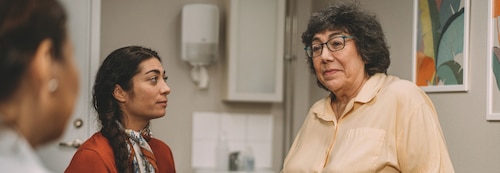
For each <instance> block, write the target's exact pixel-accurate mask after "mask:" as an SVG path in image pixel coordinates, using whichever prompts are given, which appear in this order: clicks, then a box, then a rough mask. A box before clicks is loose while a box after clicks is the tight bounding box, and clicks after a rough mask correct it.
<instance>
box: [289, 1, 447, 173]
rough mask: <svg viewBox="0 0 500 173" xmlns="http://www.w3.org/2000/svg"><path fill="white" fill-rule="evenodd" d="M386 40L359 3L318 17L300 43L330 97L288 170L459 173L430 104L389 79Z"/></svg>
mask: <svg viewBox="0 0 500 173" xmlns="http://www.w3.org/2000/svg"><path fill="white" fill-rule="evenodd" d="M384 37H385V36H384V33H383V31H382V27H381V26H380V23H379V22H378V21H377V19H376V17H375V16H374V15H372V14H368V13H366V12H364V11H362V10H361V9H360V8H359V4H357V3H352V4H337V5H334V6H330V7H328V8H326V9H324V10H322V11H321V12H319V13H315V14H313V15H312V17H311V18H310V21H309V24H308V27H307V30H306V31H305V32H304V33H303V34H302V42H303V43H304V44H305V51H306V54H307V56H308V63H309V65H310V68H311V71H312V72H313V74H314V75H315V76H316V78H317V84H318V85H319V86H320V87H321V88H323V89H326V90H327V91H329V92H330V94H329V95H328V96H327V97H325V98H323V99H321V100H319V101H317V102H316V103H315V104H314V105H313V106H312V107H311V108H310V110H309V113H308V115H307V117H306V119H305V121H304V124H303V126H302V128H301V129H300V131H299V133H298V135H297V136H296V138H295V141H294V143H293V145H292V146H291V148H290V151H289V153H288V155H287V157H286V158H285V162H284V166H283V170H282V172H284V173H291V172H357V173H359V172H454V170H453V165H452V163H451V161H450V158H449V155H448V151H447V147H446V143H445V139H444V137H443V133H442V131H441V127H440V124H439V120H438V117H437V113H436V111H435V109H434V106H433V104H432V102H431V100H430V99H429V98H428V97H427V95H426V94H425V93H424V92H423V91H422V90H421V89H419V88H418V87H417V86H416V85H415V84H413V83H412V82H409V81H406V80H402V79H399V78H397V77H395V76H391V75H387V68H388V67H389V64H390V60H389V50H388V47H387V45H386V43H385V38H384Z"/></svg>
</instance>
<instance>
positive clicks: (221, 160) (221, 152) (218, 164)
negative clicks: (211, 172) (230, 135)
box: [215, 133, 229, 171]
mask: <svg viewBox="0 0 500 173" xmlns="http://www.w3.org/2000/svg"><path fill="white" fill-rule="evenodd" d="M215 157H216V158H215V169H217V170H220V171H227V170H228V169H229V147H228V145H227V141H226V136H225V134H224V133H222V134H220V135H219V139H218V140H217V146H216V151H215Z"/></svg>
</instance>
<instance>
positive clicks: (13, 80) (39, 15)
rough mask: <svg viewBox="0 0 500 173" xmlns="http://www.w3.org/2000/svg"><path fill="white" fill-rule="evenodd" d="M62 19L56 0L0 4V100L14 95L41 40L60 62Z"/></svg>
mask: <svg viewBox="0 0 500 173" xmlns="http://www.w3.org/2000/svg"><path fill="white" fill-rule="evenodd" d="M66 20H67V16H66V12H65V10H64V8H63V6H62V5H61V4H60V3H59V2H58V1H57V0H44V1H39V0H2V1H0V81H2V84H0V101H2V100H6V99H8V98H9V97H10V96H11V94H12V93H14V92H13V91H14V90H15V89H16V88H17V87H18V85H19V82H20V80H21V76H22V75H23V74H24V72H25V71H26V68H27V67H28V66H29V64H30V63H31V62H32V60H33V56H34V54H35V52H36V50H37V48H38V46H39V45H40V43H41V42H42V41H43V40H45V39H49V40H50V41H51V42H52V50H51V53H52V55H53V56H51V57H52V58H54V59H55V60H56V61H59V62H63V61H64V57H63V45H64V43H65V42H66V38H67V35H66V34H67V30H66Z"/></svg>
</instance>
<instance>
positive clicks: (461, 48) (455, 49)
mask: <svg viewBox="0 0 500 173" xmlns="http://www.w3.org/2000/svg"><path fill="white" fill-rule="evenodd" d="M413 5H414V19H413V22H414V23H413V25H414V35H413V43H414V44H413V56H414V58H413V73H412V74H413V81H414V82H415V83H416V84H417V85H418V86H419V87H421V88H422V89H423V90H424V91H426V92H456V91H467V89H468V64H469V63H468V62H469V56H468V47H469V46H468V44H469V8H470V7H469V6H470V5H469V0H414V4H413Z"/></svg>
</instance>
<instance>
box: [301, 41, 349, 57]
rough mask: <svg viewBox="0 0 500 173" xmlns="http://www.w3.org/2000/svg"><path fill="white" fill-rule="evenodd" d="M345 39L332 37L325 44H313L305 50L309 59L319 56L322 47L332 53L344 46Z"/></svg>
mask: <svg viewBox="0 0 500 173" xmlns="http://www.w3.org/2000/svg"><path fill="white" fill-rule="evenodd" d="M345 38H346V36H339V37H333V38H331V39H330V40H328V41H327V42H325V43H321V44H313V45H311V46H309V47H307V48H306V53H307V55H308V56H309V57H316V56H319V55H321V53H322V52H323V47H324V45H326V47H327V48H328V50H330V51H332V52H335V51H338V50H341V49H343V48H344V46H345Z"/></svg>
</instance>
